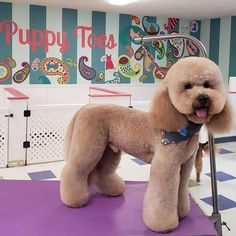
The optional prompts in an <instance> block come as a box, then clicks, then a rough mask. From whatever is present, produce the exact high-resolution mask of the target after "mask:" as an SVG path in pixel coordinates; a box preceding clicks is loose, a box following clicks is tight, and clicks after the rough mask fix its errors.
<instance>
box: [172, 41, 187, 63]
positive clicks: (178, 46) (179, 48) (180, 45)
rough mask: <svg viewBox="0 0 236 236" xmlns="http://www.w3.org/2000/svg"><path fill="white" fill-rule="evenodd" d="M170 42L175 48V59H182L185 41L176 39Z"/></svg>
mask: <svg viewBox="0 0 236 236" xmlns="http://www.w3.org/2000/svg"><path fill="white" fill-rule="evenodd" d="M168 41H169V43H170V45H171V46H172V47H173V48H174V50H173V54H172V55H173V56H174V58H177V59H179V58H181V57H182V56H183V54H184V47H185V43H184V39H181V38H175V39H169V40H168Z"/></svg>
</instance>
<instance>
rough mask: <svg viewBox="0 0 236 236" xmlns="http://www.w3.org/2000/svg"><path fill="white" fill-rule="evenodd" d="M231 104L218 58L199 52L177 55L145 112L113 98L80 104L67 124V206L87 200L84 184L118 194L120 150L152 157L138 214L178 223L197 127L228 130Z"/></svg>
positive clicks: (156, 225)
mask: <svg viewBox="0 0 236 236" xmlns="http://www.w3.org/2000/svg"><path fill="white" fill-rule="evenodd" d="M231 114H232V113H231V108H230V105H229V102H228V99H227V93H226V91H225V88H224V84H223V81H222V75H221V72H220V70H219V68H218V66H217V65H216V64H215V63H214V62H212V61H210V60H209V59H206V58H199V57H189V58H184V59H181V60H179V61H178V62H177V63H176V64H174V65H173V66H172V67H171V68H170V70H169V71H168V73H167V75H166V78H165V79H164V81H163V82H162V84H161V86H160V88H158V90H157V92H156V94H155V96H154V98H153V101H152V106H151V110H150V112H142V111H138V110H135V109H132V108H126V107H122V106H117V105H86V106H84V107H83V108H82V109H80V110H79V111H78V112H77V113H76V114H75V116H74V118H73V119H72V121H71V123H70V124H69V127H68V130H67V135H66V148H65V158H66V159H67V162H66V165H65V167H64V168H63V170H62V175H61V186H60V193H61V199H62V201H63V202H64V203H65V204H66V205H68V206H70V207H82V206H84V205H85V204H86V203H87V202H88V200H89V186H90V185H95V186H96V188H97V191H99V192H101V193H103V194H106V195H110V196H119V195H121V194H122V193H123V192H124V189H125V183H124V181H123V179H122V178H121V177H120V176H118V175H117V174H116V169H117V167H118V165H119V162H120V159H121V153H122V152H125V153H128V154H130V155H132V156H134V157H137V158H139V159H141V160H144V161H146V162H147V163H151V171H150V180H149V183H148V187H147V191H146V193H145V197H144V205H143V219H144V222H145V224H146V225H147V226H148V227H149V228H150V229H152V230H154V231H158V232H167V231H170V230H174V229H175V228H177V226H178V223H179V219H181V218H183V217H185V216H187V215H188V213H189V211H190V201H189V193H188V188H187V187H188V179H189V176H190V172H191V170H192V166H193V163H194V158H195V156H196V152H197V148H198V139H199V135H198V133H199V130H200V128H201V126H202V124H205V125H206V127H207V129H208V131H209V132H211V133H215V132H227V131H228V130H229V129H230V128H231V125H232V115H231Z"/></svg>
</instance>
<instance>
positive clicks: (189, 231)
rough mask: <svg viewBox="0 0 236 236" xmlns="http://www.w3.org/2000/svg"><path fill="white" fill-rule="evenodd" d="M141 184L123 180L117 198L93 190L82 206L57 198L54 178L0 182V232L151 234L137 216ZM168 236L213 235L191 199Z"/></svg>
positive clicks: (17, 235) (10, 235)
mask: <svg viewBox="0 0 236 236" xmlns="http://www.w3.org/2000/svg"><path fill="white" fill-rule="evenodd" d="M146 187H147V183H146V182H126V189H125V193H124V195H123V196H120V197H108V196H104V195H101V194H99V193H96V192H93V193H92V196H91V198H90V201H89V203H88V204H87V205H86V206H85V207H83V208H76V209H75V208H69V207H66V206H65V205H63V203H62V202H61V200H60V194H59V182H58V181H29V180H1V181H0V202H1V204H0V230H1V233H0V234H1V235H3V236H123V235H124V236H149V235H150V236H151V235H155V236H158V235H162V236H163V235H165V234H160V233H155V232H153V231H151V230H149V229H148V228H147V227H146V226H145V225H144V223H143V220H142V208H143V207H142V205H143V196H144V192H145V191H146ZM166 235H168V236H170V235H171V236H172V235H175V236H177V235H178V236H191V235H194V236H197V235H204V236H207V235H211V236H216V235H217V233H216V231H215V229H214V227H213V224H212V223H211V222H210V221H209V220H208V218H207V216H205V215H204V213H203V212H202V211H201V210H200V208H199V207H198V206H197V204H196V203H195V202H194V201H193V200H191V212H190V214H189V216H188V217H186V218H185V219H183V220H181V221H180V224H179V227H178V228H177V229H176V230H175V231H174V232H171V233H168V234H166Z"/></svg>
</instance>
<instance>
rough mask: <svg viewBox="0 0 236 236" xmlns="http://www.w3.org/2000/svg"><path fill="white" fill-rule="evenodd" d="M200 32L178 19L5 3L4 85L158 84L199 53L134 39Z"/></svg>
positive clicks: (0, 8)
mask: <svg viewBox="0 0 236 236" xmlns="http://www.w3.org/2000/svg"><path fill="white" fill-rule="evenodd" d="M150 7H151V6H150ZM200 27H201V22H199V21H188V20H181V19H176V18H159V17H158V16H136V15H125V14H114V13H105V12H95V11H93V12H86V11H81V10H79V9H65V8H50V7H45V6H35V5H18V4H12V3H1V2H0V85H4V84H29V85H31V84H47V85H49V84H52V85H53V84H61V85H62V86H63V85H64V84H83V83H87V84H88V83H89V84H114V83H116V84H122V83H125V84H133V83H136V84H137V83H157V82H159V81H161V80H162V79H164V78H165V75H166V72H167V71H168V69H169V68H170V66H171V65H173V64H174V63H175V62H176V61H177V60H178V59H179V58H182V57H185V56H197V55H198V54H199V50H198V49H197V48H196V46H195V45H194V44H193V43H192V42H190V41H188V40H182V39H173V40H168V41H156V42H151V43H145V44H144V45H140V44H136V43H135V42H134V37H136V36H145V35H158V34H167V33H175V32H182V33H186V34H191V35H193V36H195V37H197V38H200Z"/></svg>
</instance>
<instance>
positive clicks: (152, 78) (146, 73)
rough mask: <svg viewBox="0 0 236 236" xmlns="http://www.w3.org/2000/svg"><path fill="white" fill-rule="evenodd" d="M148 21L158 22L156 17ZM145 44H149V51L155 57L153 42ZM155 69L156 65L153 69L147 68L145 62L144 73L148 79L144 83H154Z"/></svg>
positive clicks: (149, 18)
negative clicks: (148, 69)
mask: <svg viewBox="0 0 236 236" xmlns="http://www.w3.org/2000/svg"><path fill="white" fill-rule="evenodd" d="M148 22H150V23H156V22H157V20H156V17H148ZM145 45H147V46H148V48H149V52H150V53H151V55H152V56H153V58H154V59H155V49H154V48H153V47H152V44H151V43H146V44H145ZM144 61H145V59H144V60H143V62H144ZM153 70H154V67H153V69H152V70H151V71H147V70H145V66H144V64H143V74H145V75H147V76H148V79H147V80H144V81H143V83H144V84H145V83H154V77H153Z"/></svg>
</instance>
